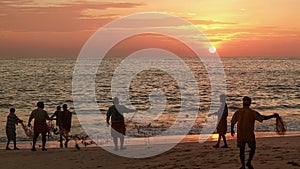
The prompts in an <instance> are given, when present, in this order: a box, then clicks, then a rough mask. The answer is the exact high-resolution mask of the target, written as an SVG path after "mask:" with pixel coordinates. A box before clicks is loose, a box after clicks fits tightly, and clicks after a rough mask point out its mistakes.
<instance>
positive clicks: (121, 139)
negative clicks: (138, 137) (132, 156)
mask: <svg viewBox="0 0 300 169" xmlns="http://www.w3.org/2000/svg"><path fill="white" fill-rule="evenodd" d="M120 143H121V150H123V149H125V147H124V136H121V137H120Z"/></svg>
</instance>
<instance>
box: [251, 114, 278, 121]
mask: <svg viewBox="0 0 300 169" xmlns="http://www.w3.org/2000/svg"><path fill="white" fill-rule="evenodd" d="M278 116H279V115H278V114H277V113H274V114H273V115H269V116H265V115H261V114H259V113H258V112H256V120H258V121H260V122H262V121H263V120H269V119H272V118H277V117H278Z"/></svg>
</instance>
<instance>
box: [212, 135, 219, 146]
mask: <svg viewBox="0 0 300 169" xmlns="http://www.w3.org/2000/svg"><path fill="white" fill-rule="evenodd" d="M220 141H221V135H220V134H219V137H218V142H217V144H216V145H214V146H213V147H214V148H219V146H220Z"/></svg>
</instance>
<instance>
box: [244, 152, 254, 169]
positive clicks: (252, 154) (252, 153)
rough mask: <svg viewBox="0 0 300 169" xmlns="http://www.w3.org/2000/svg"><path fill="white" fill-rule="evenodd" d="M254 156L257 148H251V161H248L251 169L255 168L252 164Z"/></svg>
mask: <svg viewBox="0 0 300 169" xmlns="http://www.w3.org/2000/svg"><path fill="white" fill-rule="evenodd" d="M254 154H255V147H254V148H250V152H249V159H248V162H247V164H246V165H247V167H248V168H249V169H254V167H253V166H252V164H251V162H252V160H253V157H254Z"/></svg>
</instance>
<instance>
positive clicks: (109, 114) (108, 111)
mask: <svg viewBox="0 0 300 169" xmlns="http://www.w3.org/2000/svg"><path fill="white" fill-rule="evenodd" d="M111 115H112V112H111V108H109V109H108V110H107V113H106V125H107V126H109V119H110V116H111Z"/></svg>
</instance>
